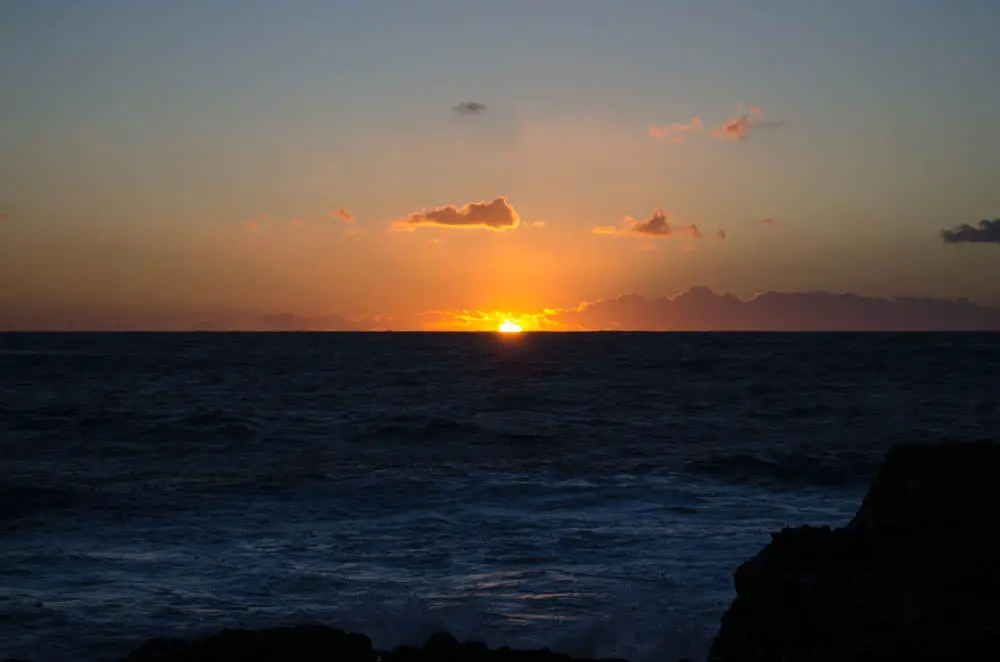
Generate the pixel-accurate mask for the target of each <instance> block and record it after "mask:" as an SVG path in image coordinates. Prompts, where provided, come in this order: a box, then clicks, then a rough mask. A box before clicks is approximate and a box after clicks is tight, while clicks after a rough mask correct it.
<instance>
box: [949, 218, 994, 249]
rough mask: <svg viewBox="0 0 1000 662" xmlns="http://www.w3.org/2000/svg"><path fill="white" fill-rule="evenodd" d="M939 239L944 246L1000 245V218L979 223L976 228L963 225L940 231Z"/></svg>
mask: <svg viewBox="0 0 1000 662" xmlns="http://www.w3.org/2000/svg"><path fill="white" fill-rule="evenodd" d="M941 239H942V240H943V241H944V243H946V244H963V243H968V244H1000V218H998V219H994V220H992V221H989V220H982V221H979V226H978V227H975V226H972V225H969V224H968V223H963V224H962V225H958V226H956V227H953V228H951V229H946V230H941Z"/></svg>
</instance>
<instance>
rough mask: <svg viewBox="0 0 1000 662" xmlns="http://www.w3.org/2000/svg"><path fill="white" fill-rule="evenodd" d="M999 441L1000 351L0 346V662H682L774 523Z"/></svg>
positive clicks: (718, 340)
mask: <svg viewBox="0 0 1000 662" xmlns="http://www.w3.org/2000/svg"><path fill="white" fill-rule="evenodd" d="M998 434H1000V334H960V333H959V334H947V333H940V334H916V333H913V334H815V333H814V334H744V333H714V334H698V333H690V334H683V333H664V334H660V333H634V334H633V333H581V334H543V333H539V334H520V335H513V336H501V335H499V334H429V333H413V334H361V333H358V334H337V333H331V334H325V333H301V334H299V333H291V334H239V333H233V334H225V333H217V334H214V333H205V334H196V333H191V334H180V333H179V334H154V333H146V334H125V333H108V334H99V333H95V334H13V333H12V334H0V659H2V658H3V657H5V656H11V657H14V656H16V657H22V658H26V659H29V660H34V661H35V662H61V661H64V660H65V661H68V660H74V661H75V660H81V659H93V660H113V659H116V657H119V656H122V655H124V654H126V653H127V652H128V651H130V650H131V649H133V648H135V647H137V646H138V645H139V644H140V643H141V642H142V641H143V640H144V639H145V638H147V637H151V636H162V635H194V634H200V633H208V632H212V631H215V630H217V629H219V628H221V627H223V626H228V625H244V626H250V627H254V626H266V625H274V624H287V623H302V622H310V621H320V622H324V623H327V624H330V625H334V626H338V627H343V628H345V629H352V630H356V631H361V632H364V633H366V634H368V635H369V636H370V637H371V638H372V640H373V642H374V643H375V645H376V646H377V647H391V646H395V645H397V644H401V643H413V644H419V643H422V641H423V640H424V639H425V638H426V637H427V636H428V635H429V634H430V633H431V632H433V631H435V630H438V629H447V630H448V631H450V632H452V633H453V634H455V635H456V636H458V637H459V638H460V639H478V640H481V641H485V642H486V643H488V644H490V645H491V646H499V645H504V644H507V645H511V646H548V647H550V648H552V649H554V650H558V651H560V652H564V653H569V654H573V655H593V656H621V657H625V658H628V659H629V660H632V661H633V662H651V661H653V660H667V661H669V662H673V661H674V660H676V659H677V658H678V657H680V656H692V657H696V658H697V657H701V656H703V655H704V654H705V652H706V650H707V646H708V643H709V640H710V638H711V637H712V636H713V634H714V632H715V631H716V629H717V627H718V618H719V616H720V615H721V613H722V611H723V610H724V609H725V608H726V607H727V606H728V604H729V601H730V600H731V599H732V597H733V595H734V593H733V588H732V573H733V570H734V569H735V568H736V566H737V565H738V564H739V563H741V562H742V561H744V560H746V559H747V558H749V557H750V556H752V555H753V554H755V553H756V552H757V551H758V550H759V549H760V548H761V547H762V546H763V545H764V544H766V543H767V541H768V540H769V532H771V531H774V530H776V529H779V528H781V527H783V526H787V525H800V524H831V525H840V524H844V523H846V522H847V521H848V520H849V519H850V517H851V516H852V515H853V514H854V512H855V510H856V509H857V507H858V505H859V504H860V501H861V498H862V497H863V496H864V493H865V490H866V488H867V485H868V483H869V481H870V479H871V478H872V477H873V475H874V472H875V471H876V470H877V468H878V465H879V463H880V461H881V459H882V458H883V456H884V453H885V451H886V450H887V448H888V447H889V446H890V445H892V444H893V443H896V442H901V441H937V440H942V439H963V440H964V439H984V438H985V439H996V438H997V437H998Z"/></svg>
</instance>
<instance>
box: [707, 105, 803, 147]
mask: <svg viewBox="0 0 1000 662" xmlns="http://www.w3.org/2000/svg"><path fill="white" fill-rule="evenodd" d="M745 105H746V104H744V103H743V102H740V104H739V105H738V106H737V107H736V110H737V111H741V110H743V107H744V106H745ZM747 110H748V112H745V113H743V114H741V115H738V116H736V117H730V118H729V119H728V120H726V121H725V122H723V123H722V125H721V126H719V127H718V128H716V129H714V130H713V131H712V135H713V136H714V137H715V138H718V139H719V140H745V139H746V137H747V136H748V135H749V134H750V133H751V132H752V131H756V130H758V129H778V128H781V127H783V126H785V121H784V120H773V119H765V118H764V113H763V111H761V109H760V107H759V106H750V107H749V108H748V109H747Z"/></svg>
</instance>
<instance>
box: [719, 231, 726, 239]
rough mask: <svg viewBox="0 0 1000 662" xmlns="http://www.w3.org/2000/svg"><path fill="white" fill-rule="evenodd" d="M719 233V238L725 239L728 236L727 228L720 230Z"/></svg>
mask: <svg viewBox="0 0 1000 662" xmlns="http://www.w3.org/2000/svg"><path fill="white" fill-rule="evenodd" d="M717 234H718V236H719V239H725V238H726V231H725V230H719V232H718V233H717Z"/></svg>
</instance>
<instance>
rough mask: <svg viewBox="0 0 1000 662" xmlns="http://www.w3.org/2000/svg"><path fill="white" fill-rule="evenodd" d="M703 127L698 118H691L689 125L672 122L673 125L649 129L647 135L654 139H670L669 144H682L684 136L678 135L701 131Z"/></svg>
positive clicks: (656, 126) (662, 125) (655, 126)
mask: <svg viewBox="0 0 1000 662" xmlns="http://www.w3.org/2000/svg"><path fill="white" fill-rule="evenodd" d="M703 127H704V125H703V124H702V122H701V118H700V117H692V118H691V122H690V123H689V124H684V123H682V122H674V123H673V124H661V125H654V126H651V127H649V135H651V136H653V137H654V138H666V137H672V138H673V140H672V141H671V142H684V136H683V135H678V134H685V133H693V132H696V131H701V130H702V128H703Z"/></svg>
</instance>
